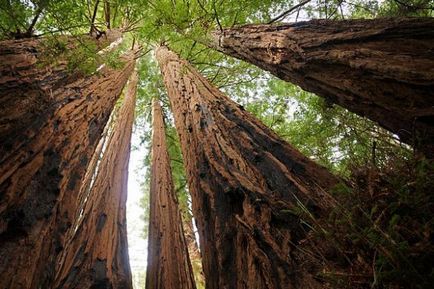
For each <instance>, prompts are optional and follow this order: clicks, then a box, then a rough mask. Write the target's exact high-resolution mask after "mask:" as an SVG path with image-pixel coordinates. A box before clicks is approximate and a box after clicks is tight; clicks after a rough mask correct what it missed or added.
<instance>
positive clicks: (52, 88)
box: [0, 30, 122, 163]
mask: <svg viewBox="0 0 434 289" xmlns="http://www.w3.org/2000/svg"><path fill="white" fill-rule="evenodd" d="M121 36H122V34H121V33H120V32H119V31H118V30H110V31H107V37H106V38H100V39H98V40H96V39H93V38H91V37H88V36H83V37H82V39H81V40H82V41H89V42H91V43H94V44H96V46H97V47H98V49H101V50H103V49H104V48H106V47H107V46H108V45H110V44H111V43H113V42H115V41H116V40H117V39H119V38H120V37H121ZM63 40H65V41H66V43H67V45H68V48H69V49H74V47H76V46H77V45H78V44H77V42H76V41H75V39H74V38H65V39H63ZM46 54H47V51H46V48H44V39H43V38H41V39H35V38H32V39H24V40H6V41H1V42H0V155H1V156H0V163H1V162H2V161H4V159H5V158H6V157H7V156H8V155H9V154H15V150H17V149H20V147H21V146H22V145H23V143H25V142H26V139H27V135H28V134H29V133H32V132H33V133H35V132H37V131H38V130H39V129H41V127H42V126H43V125H44V124H45V123H46V122H47V120H48V119H49V118H50V117H52V116H53V113H54V111H55V109H56V106H57V102H58V101H59V100H57V99H55V98H54V94H55V93H56V91H57V90H59V89H60V90H61V89H62V88H63V87H65V86H67V85H69V84H72V83H73V82H74V81H77V80H79V79H81V78H83V77H84V76H83V75H82V73H80V72H78V71H70V70H69V69H68V63H67V61H66V60H60V61H59V60H58V59H56V60H52V62H54V63H52V64H46V63H44V62H47V60H43V61H41V58H42V59H43V58H44V57H45V55H46Z"/></svg>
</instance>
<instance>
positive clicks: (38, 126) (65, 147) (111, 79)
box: [0, 54, 134, 289]
mask: <svg viewBox="0 0 434 289" xmlns="http://www.w3.org/2000/svg"><path fill="white" fill-rule="evenodd" d="M133 67H134V55H133V54H130V55H128V56H127V58H126V59H125V65H124V67H123V68H122V69H119V70H112V69H103V70H102V71H100V73H99V74H98V75H97V74H95V75H93V76H89V77H82V78H79V79H77V80H76V81H74V82H72V83H70V84H67V85H65V86H59V87H55V88H54V87H53V88H52V90H51V91H50V97H51V100H50V106H49V107H48V108H47V109H46V110H43V111H41V112H40V113H41V117H40V118H39V119H38V120H37V123H35V124H32V125H31V126H30V127H27V128H26V130H25V131H24V133H23V135H22V137H20V138H15V139H14V142H12V146H10V147H8V149H7V150H6V151H5V152H2V155H1V159H0V260H1V261H0V275H1V276H2V278H0V288H9V289H15V288H17V289H18V288H19V289H23V288H24V289H26V288H49V286H50V283H51V281H52V279H53V277H54V272H53V270H54V268H55V260H56V256H57V255H58V254H59V252H61V251H62V250H63V249H64V248H63V246H64V240H63V237H64V234H65V232H66V231H67V230H68V228H69V227H70V226H71V224H72V223H73V219H72V216H73V215H74V212H75V209H76V207H77V200H78V193H79V188H80V184H81V181H82V179H83V176H84V173H85V170H86V167H87V165H88V163H89V160H90V158H91V156H92V154H93V152H94V150H95V147H96V145H97V143H98V140H99V139H100V137H101V133H102V131H103V128H104V126H105V124H106V122H107V120H108V117H109V115H110V112H111V111H112V109H113V107H114V104H115V102H116V99H117V98H118V97H119V95H120V93H121V91H122V88H123V87H124V85H125V83H126V82H127V79H128V77H129V75H130V74H131V72H132V70H133ZM29 105H30V104H29ZM31 105H33V106H35V105H34V104H31ZM35 109H38V107H37V106H36V107H35ZM24 115H25V114H24ZM38 117H39V116H38ZM33 128H35V129H33ZM24 268H25V269H24Z"/></svg>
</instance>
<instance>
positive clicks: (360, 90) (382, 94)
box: [211, 18, 434, 157]
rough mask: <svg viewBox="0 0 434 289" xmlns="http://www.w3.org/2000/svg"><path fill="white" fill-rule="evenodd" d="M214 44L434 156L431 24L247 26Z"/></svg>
mask: <svg viewBox="0 0 434 289" xmlns="http://www.w3.org/2000/svg"><path fill="white" fill-rule="evenodd" d="M211 46H212V47H214V48H216V49H217V50H219V51H221V52H223V53H225V54H227V55H230V56H233V57H236V58H239V59H242V60H245V61H247V62H250V63H252V64H254V65H257V66H258V67H260V68H262V69H265V70H268V71H269V72H271V73H272V74H274V75H275V76H277V77H279V78H281V79H283V80H286V81H289V82H292V83H294V84H297V85H299V86H300V87H301V88H303V89H305V90H307V91H310V92H313V93H315V94H317V95H319V96H322V97H324V98H326V99H327V100H328V101H330V102H332V103H335V104H338V105H340V106H342V107H345V108H346V109H348V110H350V111H352V112H354V113H357V114H359V115H361V116H365V117H367V118H369V119H371V120H373V121H376V122H378V123H379V124H380V125H381V126H383V127H384V128H386V129H388V130H389V131H391V132H393V133H394V134H397V135H398V136H399V137H400V139H401V140H402V141H403V142H405V143H407V144H410V145H414V146H415V147H416V148H417V149H419V150H421V151H422V152H423V153H425V154H426V155H427V156H429V157H434V53H433V50H434V19H432V18H425V19H424V18H404V19H403V18H398V19H392V18H387V19H375V20H346V21H333V20H312V21H308V22H299V23H292V24H279V25H266V24H263V25H247V26H242V27H238V28H232V29H224V30H223V31H222V32H217V33H215V34H214V39H213V43H212V44H211Z"/></svg>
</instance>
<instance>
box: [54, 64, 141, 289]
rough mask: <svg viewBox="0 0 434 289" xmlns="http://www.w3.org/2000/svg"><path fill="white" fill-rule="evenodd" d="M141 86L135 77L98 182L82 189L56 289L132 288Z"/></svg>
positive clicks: (108, 143) (104, 155) (111, 130)
mask: <svg viewBox="0 0 434 289" xmlns="http://www.w3.org/2000/svg"><path fill="white" fill-rule="evenodd" d="M137 81H138V79H137V73H136V72H135V73H133V75H132V76H131V78H130V81H129V83H128V85H127V87H126V92H125V98H124V100H123V102H122V106H121V108H120V109H119V111H118V112H117V115H116V116H115V117H114V125H113V127H111V128H109V129H108V131H109V135H108V136H107V141H106V143H104V144H103V145H102V146H103V147H104V151H103V152H102V153H101V154H102V156H101V155H98V156H97V158H101V160H100V163H99V164H98V167H97V169H96V172H94V171H95V170H94V168H93V167H89V168H88V171H91V172H90V173H91V175H92V172H93V174H94V178H95V179H94V180H93V181H92V183H91V184H90V188H89V189H88V188H87V186H86V185H85V186H82V190H81V192H80V193H81V194H83V195H85V196H84V198H85V201H84V205H83V206H82V212H80V211H81V208H80V207H79V208H78V212H77V213H78V214H77V215H78V216H79V217H78V218H77V219H76V220H75V222H74V223H73V226H72V227H71V228H70V230H69V232H68V234H67V240H66V242H65V250H64V251H63V254H62V255H61V257H60V258H59V261H58V269H59V270H58V272H57V274H56V280H55V285H54V286H53V288H58V289H73V288H76V289H79V288H119V289H128V288H132V283H131V272H130V267H129V261H128V259H129V258H128V243H127V230H126V215H125V214H126V198H127V181H128V160H129V155H130V146H131V145H130V140H131V132H132V126H133V121H134V108H135V102H136V91H137V89H136V88H137ZM80 215H81V216H80Z"/></svg>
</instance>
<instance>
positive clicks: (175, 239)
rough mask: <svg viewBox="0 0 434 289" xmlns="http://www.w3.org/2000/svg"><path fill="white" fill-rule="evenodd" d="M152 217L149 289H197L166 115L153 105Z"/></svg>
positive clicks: (155, 102) (156, 101) (147, 282)
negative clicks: (182, 217) (170, 147)
mask: <svg viewBox="0 0 434 289" xmlns="http://www.w3.org/2000/svg"><path fill="white" fill-rule="evenodd" d="M152 127H153V133H152V164H151V188H150V218H149V220H150V221H149V238H148V267H147V270H146V288H149V289H195V288H196V286H195V283H194V277H193V271H192V267H191V264H190V258H189V255H188V249H187V244H186V241H185V237H184V231H183V228H182V219H181V214H180V211H179V207H178V200H177V196H176V193H175V188H174V185H173V180H172V173H171V169H170V158H169V153H168V151H167V144H166V135H165V127H164V120H163V113H162V110H161V106H160V104H159V103H158V100H154V102H153V124H152Z"/></svg>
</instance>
